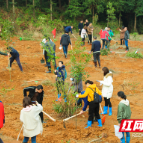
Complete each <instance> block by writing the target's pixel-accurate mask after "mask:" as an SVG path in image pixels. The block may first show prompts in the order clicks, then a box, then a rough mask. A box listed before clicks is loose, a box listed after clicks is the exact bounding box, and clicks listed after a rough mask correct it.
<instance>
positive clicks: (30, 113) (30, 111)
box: [20, 96, 43, 143]
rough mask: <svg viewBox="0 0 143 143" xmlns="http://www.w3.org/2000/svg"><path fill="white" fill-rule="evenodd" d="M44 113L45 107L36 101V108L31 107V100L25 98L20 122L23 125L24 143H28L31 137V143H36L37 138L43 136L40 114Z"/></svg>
mask: <svg viewBox="0 0 143 143" xmlns="http://www.w3.org/2000/svg"><path fill="white" fill-rule="evenodd" d="M42 111H43V107H42V106H41V104H39V103H38V102H37V101H36V106H32V105H31V98H30V97H27V96H26V97H25V98H24V99H23V109H22V110H21V113H20V120H21V122H22V123H23V136H24V140H23V142H22V143H27V142H28V140H29V137H31V142H32V143H36V136H37V135H38V134H40V133H41V134H42V132H43V126H42V122H41V119H40V116H39V113H40V112H42Z"/></svg>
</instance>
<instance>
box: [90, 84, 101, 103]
mask: <svg viewBox="0 0 143 143" xmlns="http://www.w3.org/2000/svg"><path fill="white" fill-rule="evenodd" d="M89 88H90V87H89ZM90 89H91V90H92V91H93V92H94V100H93V102H94V103H101V102H102V96H101V95H99V94H98V93H96V88H95V91H94V90H93V89H92V88H90Z"/></svg>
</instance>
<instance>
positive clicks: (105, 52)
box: [100, 49, 110, 56]
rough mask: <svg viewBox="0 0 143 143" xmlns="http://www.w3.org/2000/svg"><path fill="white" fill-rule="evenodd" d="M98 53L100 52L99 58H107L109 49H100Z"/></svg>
mask: <svg viewBox="0 0 143 143" xmlns="http://www.w3.org/2000/svg"><path fill="white" fill-rule="evenodd" d="M100 52H101V56H106V55H107V56H108V54H109V52H110V50H109V49H101V50H100Z"/></svg>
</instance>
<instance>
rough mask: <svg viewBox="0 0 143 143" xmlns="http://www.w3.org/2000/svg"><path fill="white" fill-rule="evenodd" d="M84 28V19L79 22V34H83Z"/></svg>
mask: <svg viewBox="0 0 143 143" xmlns="http://www.w3.org/2000/svg"><path fill="white" fill-rule="evenodd" d="M82 29H83V20H81V21H80V23H79V24H78V30H79V35H81V30H82Z"/></svg>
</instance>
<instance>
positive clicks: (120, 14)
mask: <svg viewBox="0 0 143 143" xmlns="http://www.w3.org/2000/svg"><path fill="white" fill-rule="evenodd" d="M120 25H121V12H120V14H119V27H120Z"/></svg>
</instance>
